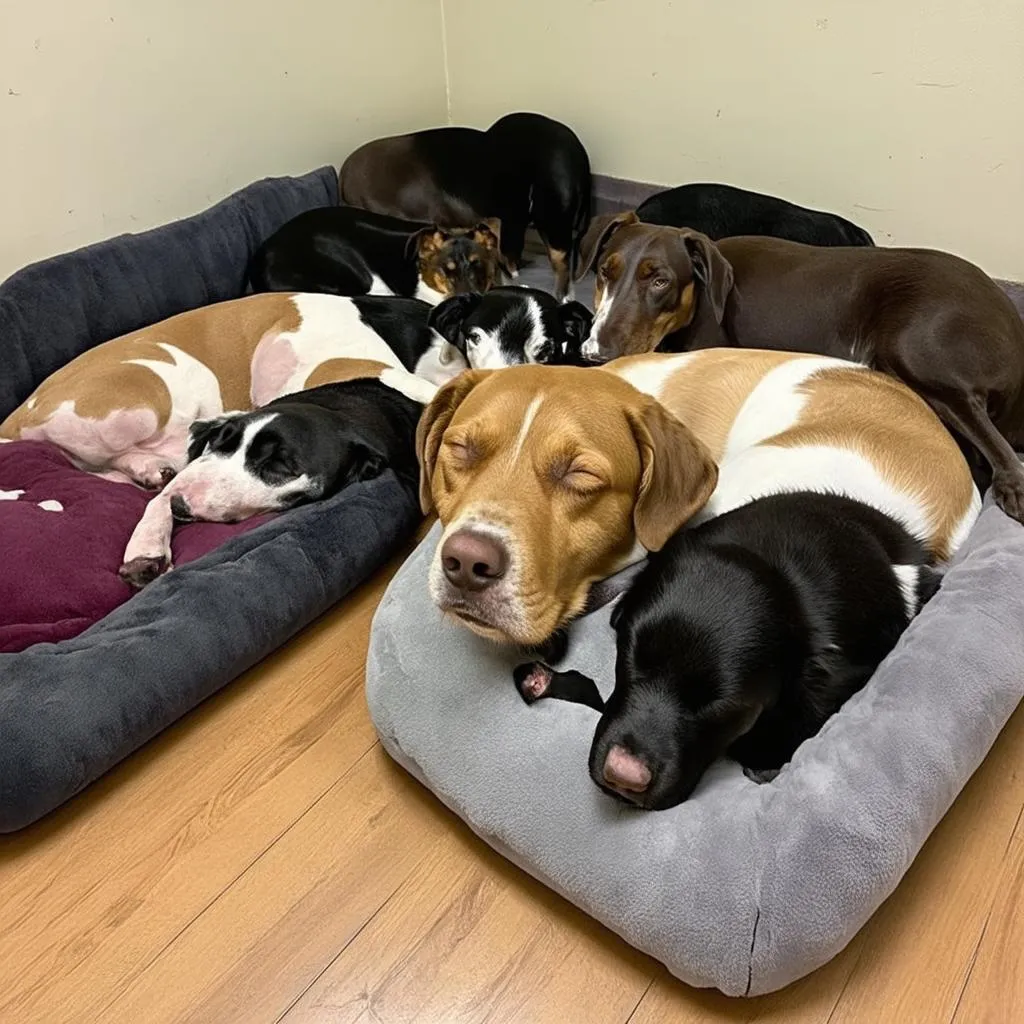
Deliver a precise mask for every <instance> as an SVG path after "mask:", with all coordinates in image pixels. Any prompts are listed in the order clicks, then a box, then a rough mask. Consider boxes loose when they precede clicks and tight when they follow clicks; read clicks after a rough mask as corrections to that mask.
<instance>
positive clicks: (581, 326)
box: [558, 302, 594, 366]
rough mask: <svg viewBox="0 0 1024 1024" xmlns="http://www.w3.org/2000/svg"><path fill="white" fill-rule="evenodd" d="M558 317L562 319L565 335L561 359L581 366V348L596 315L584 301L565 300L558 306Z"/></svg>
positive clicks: (570, 364) (571, 364)
mask: <svg viewBox="0 0 1024 1024" xmlns="http://www.w3.org/2000/svg"><path fill="white" fill-rule="evenodd" d="M558 318H559V320H561V321H562V331H563V333H564V335H565V343H564V345H563V347H562V351H561V353H560V354H559V355H560V361H561V362H563V363H565V364H567V365H569V366H579V365H580V364H581V363H582V356H581V355H580V349H581V348H582V347H583V342H585V341H586V340H587V335H588V334H590V327H591V324H593V322H594V316H593V314H592V313H591V312H590V310H589V309H587V307H586V306H584V305H583V303H582V302H563V303H561V304H560V305H559V307H558Z"/></svg>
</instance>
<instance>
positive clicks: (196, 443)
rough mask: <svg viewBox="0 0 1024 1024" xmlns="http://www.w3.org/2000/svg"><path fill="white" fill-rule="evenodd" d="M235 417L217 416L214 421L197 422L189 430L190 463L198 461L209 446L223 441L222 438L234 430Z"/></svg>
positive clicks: (188, 451) (188, 454) (188, 452)
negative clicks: (232, 424) (232, 423)
mask: <svg viewBox="0 0 1024 1024" xmlns="http://www.w3.org/2000/svg"><path fill="white" fill-rule="evenodd" d="M233 419H234V417H233V416H216V417H214V419H212V420H196V421H195V423H193V424H192V426H190V427H189V428H188V450H187V456H188V461H189V462H191V461H192V460H193V459H198V458H199V456H200V455H202V454H203V452H204V451H205V450H206V446H207V445H208V444H211V443H213V444H214V445H216V442H218V441H220V440H221V439H222V436H223V435H224V434H226V433H227V432H228V431H229V430H232V429H233V428H232V427H231V426H230V424H231V422H232V420H233Z"/></svg>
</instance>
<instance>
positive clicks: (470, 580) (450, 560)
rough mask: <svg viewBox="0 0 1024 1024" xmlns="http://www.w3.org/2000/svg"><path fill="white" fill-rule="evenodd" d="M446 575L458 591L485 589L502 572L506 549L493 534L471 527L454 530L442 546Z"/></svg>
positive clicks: (506, 553) (504, 565)
mask: <svg viewBox="0 0 1024 1024" xmlns="http://www.w3.org/2000/svg"><path fill="white" fill-rule="evenodd" d="M441 566H442V568H443V569H444V574H445V577H446V578H447V580H448V582H449V583H451V585H452V586H453V587H457V588H458V589H459V590H468V591H471V592H472V591H477V590H484V589H486V588H487V587H489V586H491V584H493V583H496V582H497V581H498V580H500V579H501V577H502V576H504V575H505V570H506V569H507V568H508V552H507V551H506V550H505V547H504V545H503V544H502V543H501V542H500V541H498V540H496V539H495V538H493V537H488V536H487V535H486V534H483V533H475V532H474V531H473V530H456V532H455V533H453V534H452V535H451V536H450V537H449V538H448V539H447V540H446V541H445V542H444V546H443V547H442V548H441Z"/></svg>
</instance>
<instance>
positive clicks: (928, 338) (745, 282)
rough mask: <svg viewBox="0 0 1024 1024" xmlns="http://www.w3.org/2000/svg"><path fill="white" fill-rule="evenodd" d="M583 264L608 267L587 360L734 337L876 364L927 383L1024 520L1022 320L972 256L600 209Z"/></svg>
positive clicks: (727, 342) (927, 392) (742, 344)
mask: <svg viewBox="0 0 1024 1024" xmlns="http://www.w3.org/2000/svg"><path fill="white" fill-rule="evenodd" d="M580 266H581V270H582V269H587V268H589V267H590V266H595V267H596V270H597V285H596V294H595V300H594V301H595V313H594V325H593V328H592V329H591V332H590V337H589V338H588V339H587V341H586V342H585V343H584V345H583V356H584V358H585V359H590V360H592V361H596V362H602V361H605V360H608V359H614V358H615V357H616V356H620V355H626V354H633V353H641V352H652V351H654V350H655V349H658V350H661V351H672V352H682V351H690V350H692V349H704V348H715V347H720V346H730V347H738V348H747V349H750V348H762V349H776V350H786V351H794V352H813V353H820V354H822V355H828V356H835V357H839V358H843V359H848V360H853V361H856V362H861V363H866V364H867V365H869V366H872V367H874V368H875V369H877V370H881V371H883V372H885V373H888V374H890V375H891V376H893V377H896V378H898V379H899V380H901V381H903V382H904V383H906V384H907V385H909V386H910V387H911V388H913V389H914V390H915V391H917V392H918V394H920V395H921V397H922V398H924V399H925V401H926V402H928V404H929V405H930V406H931V407H932V408H933V409H934V410H935V412H936V413H938V415H939V417H940V419H942V421H943V422H944V423H945V424H946V426H947V427H948V428H950V429H951V430H952V431H953V432H954V433H955V434H956V435H957V436H958V439H959V440H960V441H961V444H962V445H963V447H964V449H965V452H966V454H967V455H968V457H969V458H970V459H972V468H973V470H974V472H975V478H976V479H977V481H978V482H979V484H981V485H983V486H984V485H986V484H987V483H988V481H989V480H991V484H992V491H993V496H994V497H995V500H996V502H997V503H998V505H999V506H1000V507H1001V508H1002V509H1003V510H1004V511H1005V512H1006V513H1007V514H1008V515H1010V516H1013V517H1014V518H1015V519H1018V520H1021V521H1024V469H1022V468H1021V464H1020V461H1019V459H1018V458H1017V455H1016V453H1015V451H1014V449H1015V448H1017V449H1018V450H1020V449H1021V448H1024V322H1022V321H1021V318H1020V316H1019V314H1018V313H1017V311H1016V309H1014V306H1013V303H1011V302H1010V300H1009V298H1008V297H1007V295H1006V294H1005V292H1003V290H1002V289H1001V288H1000V287H999V286H998V285H997V284H996V283H995V282H994V281H993V280H992V279H991V278H990V277H988V276H987V275H986V274H985V273H984V272H983V271H981V270H980V269H979V268H978V267H976V266H974V265H973V264H971V263H968V262H967V261H966V260H962V259H959V258H958V257H956V256H951V255H950V254H948V253H943V252H935V251H932V250H927V249H889V248H873V247H866V246H862V247H856V248H853V247H845V248H825V247H820V246H810V245H800V244H799V243H797V242H788V241H784V240H782V239H777V238H758V237H738V238H725V239H722V241H720V242H718V243H715V242H713V241H712V240H711V239H709V238H708V237H707V236H706V235H703V234H700V233H699V232H695V231H691V230H689V229H686V228H669V227H661V226H656V225H652V224H641V223H640V222H639V220H638V218H637V215H636V213H635V212H633V211H630V212H627V213H621V214H616V215H614V216H610V217H602V218H598V219H596V220H595V221H594V224H593V225H592V226H591V229H590V231H589V232H588V234H587V238H586V239H585V240H584V243H583V251H582V257H581V264H580ZM979 456H980V458H979ZM982 460H984V461H983V462H982Z"/></svg>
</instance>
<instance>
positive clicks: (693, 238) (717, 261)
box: [682, 228, 734, 323]
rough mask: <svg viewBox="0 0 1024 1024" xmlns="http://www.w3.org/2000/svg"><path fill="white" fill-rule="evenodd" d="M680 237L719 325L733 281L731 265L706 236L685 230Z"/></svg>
mask: <svg viewBox="0 0 1024 1024" xmlns="http://www.w3.org/2000/svg"><path fill="white" fill-rule="evenodd" d="M682 235H683V245H685V246H686V254H687V255H688V256H689V257H690V261H691V262H692V263H693V272H694V275H695V276H696V278H697V280H698V281H700V283H701V284H702V285H704V294H705V295H706V296H707V297H708V300H709V301H710V302H711V308H712V309H713V310H714V311H715V319H716V320H717V321H718V322H719V323H721V322H722V319H723V317H724V316H725V303H726V301H727V300H728V298H729V292H731V291H732V286H733V281H734V275H733V272H732V264H731V263H730V262H729V261H728V260H727V259H726V258H725V257H724V256H723V255H722V253H721V250H720V249H719V248H718V246H717V245H715V243H714V242H712V241H711V239H710V238H708V236H707V235H702V234H701V233H700V232H699V231H690V230H687V229H685V228H684V229H683V231H682Z"/></svg>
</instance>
